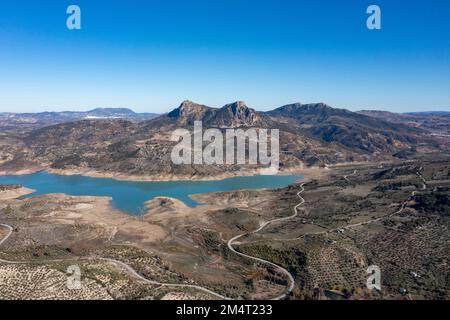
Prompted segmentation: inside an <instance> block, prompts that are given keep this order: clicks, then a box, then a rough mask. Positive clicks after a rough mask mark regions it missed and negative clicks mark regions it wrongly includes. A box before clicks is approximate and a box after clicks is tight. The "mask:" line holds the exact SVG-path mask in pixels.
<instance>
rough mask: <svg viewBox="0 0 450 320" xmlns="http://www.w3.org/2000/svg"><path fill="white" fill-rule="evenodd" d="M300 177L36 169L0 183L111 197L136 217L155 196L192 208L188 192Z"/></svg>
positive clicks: (280, 183)
mask: <svg viewBox="0 0 450 320" xmlns="http://www.w3.org/2000/svg"><path fill="white" fill-rule="evenodd" d="M301 179H302V177H301V176H250V177H235V178H229V179H224V180H217V181H170V182H129V181H117V180H114V179H106V178H90V177H83V176H62V175H55V174H49V173H47V172H39V173H35V174H30V175H23V176H0V184H20V185H22V186H24V187H27V188H30V189H34V190H36V192H34V193H33V194H31V195H28V196H26V197H32V196H37V195H44V194H49V193H65V194H68V195H72V196H107V197H111V198H112V201H111V202H112V203H111V204H112V206H113V207H115V208H117V209H119V210H121V211H124V212H126V213H128V214H131V215H136V216H137V215H141V214H143V212H144V203H145V202H146V201H148V200H151V199H153V198H155V197H160V196H161V197H172V198H176V199H178V200H181V201H183V202H184V203H185V204H186V205H188V206H190V207H195V206H196V205H198V203H196V202H195V201H194V200H192V199H191V198H190V197H189V195H194V194H201V193H208V192H221V191H232V190H241V189H266V188H270V189H275V188H281V187H286V186H288V185H290V184H292V183H294V182H296V181H299V180H301Z"/></svg>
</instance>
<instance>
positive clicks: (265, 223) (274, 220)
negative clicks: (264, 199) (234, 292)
mask: <svg viewBox="0 0 450 320" xmlns="http://www.w3.org/2000/svg"><path fill="white" fill-rule="evenodd" d="M304 184H305V183H302V184H301V185H300V188H301V190H300V191H299V192H298V193H297V196H298V197H299V198H300V203H299V204H297V205H296V206H295V207H294V214H292V215H291V216H288V217H284V218H278V219H273V220H269V221H266V222H264V223H262V224H261V226H260V227H259V228H258V229H256V230H253V231H251V232H247V233H243V234H240V235H237V236H235V237H234V238H231V239H230V240H229V241H228V248H229V249H230V250H231V251H233V252H234V253H236V254H238V255H240V256H241V257H245V258H249V259H252V260H255V261H258V262H262V263H264V264H267V265H270V266H272V267H275V268H276V269H277V270H279V271H280V272H281V273H283V274H284V275H286V276H287V277H288V279H289V286H288V288H287V291H286V293H284V294H282V295H280V296H278V297H275V298H273V299H272V300H281V299H284V298H286V296H287V295H288V294H289V293H291V292H292V290H294V285H295V280H294V278H293V277H292V275H291V273H290V272H289V271H287V270H286V269H284V268H283V267H281V266H279V265H277V264H275V263H273V262H270V261H267V260H264V259H261V258H258V257H254V256H250V255H248V254H244V253H241V252H239V251H237V250H236V249H235V248H234V247H233V244H234V242H236V240H238V239H240V238H242V237H244V236H247V235H250V234H255V233H258V232H260V231H261V230H263V229H264V228H265V227H267V226H268V225H269V224H272V223H275V222H283V221H288V220H291V219H293V218H295V217H296V216H297V215H298V208H299V207H300V206H301V205H303V204H304V203H305V199H303V197H302V196H301V195H300V194H301V193H302V192H304V191H305V188H304V187H303V185H304Z"/></svg>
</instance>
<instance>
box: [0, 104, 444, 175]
mask: <svg viewBox="0 0 450 320" xmlns="http://www.w3.org/2000/svg"><path fill="white" fill-rule="evenodd" d="M4 115H5V114H3V116H4ZM46 117H48V118H51V116H49V115H48V114H47V115H45V114H36V115H30V118H33V119H38V118H39V119H43V118H44V119H45V118H46ZM69 117H74V119H73V120H72V121H62V122H59V123H56V124H55V123H53V124H50V125H43V123H44V121H43V120H40V122H39V123H40V125H39V126H36V127H35V128H34V127H32V128H30V127H28V126H27V125H25V126H24V125H22V124H21V123H20V122H18V123H16V124H12V123H11V122H9V123H8V127H7V128H8V130H2V131H3V133H2V134H1V135H0V172H13V171H17V170H23V169H26V168H30V167H38V168H47V169H51V170H59V171H61V172H71V173H87V174H96V175H111V176H119V175H120V176H123V177H128V176H133V177H144V176H145V177H148V176H160V177H163V176H164V177H184V178H207V177H216V176H218V175H223V174H242V172H246V171H248V172H250V171H251V170H252V169H254V167H252V166H248V165H222V166H196V165H182V166H177V165H174V164H173V163H172V162H171V158H170V153H171V150H172V148H173V146H174V144H175V143H176V142H174V141H172V140H171V132H172V131H173V130H175V129H177V128H188V129H189V128H192V126H193V124H194V121H197V120H201V121H202V122H203V127H204V128H218V129H221V130H224V129H226V128H244V129H245V128H250V127H255V128H267V129H279V130H280V149H281V159H280V160H281V161H280V166H281V168H282V169H290V168H298V167H304V166H326V165H329V164H337V163H343V162H352V161H370V160H372V161H380V160H392V159H408V158H411V157H415V156H416V155H420V154H430V153H431V154H434V153H435V154H439V153H440V152H442V150H447V149H448V147H449V143H448V139H437V138H436V137H434V136H432V135H431V134H430V131H427V130H428V128H427V127H426V126H420V125H410V124H409V123H408V121H404V120H403V118H402V117H403V115H401V116H399V117H400V120H395V119H393V117H386V116H380V114H376V113H374V112H359V113H357V112H351V111H348V110H345V109H336V108H332V107H330V106H328V105H326V104H324V103H314V104H301V103H295V104H290V105H286V106H282V107H279V108H276V109H274V110H272V111H269V112H258V111H256V110H254V109H252V108H249V107H248V106H247V105H246V104H245V103H244V102H242V101H237V102H234V103H230V104H227V105H225V106H223V107H221V108H212V107H208V106H206V105H202V104H197V103H194V102H192V101H184V102H182V103H181V104H180V105H179V106H178V107H177V108H174V109H173V110H172V111H170V112H169V113H166V114H163V115H159V116H155V115H153V114H145V115H142V114H135V113H134V112H132V111H131V110H128V109H95V110H93V111H90V112H87V113H77V112H74V113H72V112H66V113H64V115H61V114H58V115H56V116H55V119H62V118H64V119H69ZM81 117H82V118H81ZM404 117H408V116H407V115H405V116H404ZM415 117H418V118H423V117H425V118H427V117H429V116H415ZM12 118H14V117H12ZM391 118H392V119H391ZM0 119H1V118H0ZM55 119H53V120H51V121H50V120H49V122H48V123H52V121H53V122H58V121H59V120H58V121H57V120H55ZM445 125H446V127H447V128H449V127H450V126H449V122H448V121H447V122H446V124H445ZM24 127H25V128H27V129H26V130H24ZM0 128H3V126H2V122H0Z"/></svg>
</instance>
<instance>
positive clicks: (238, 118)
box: [213, 101, 261, 127]
mask: <svg viewBox="0 0 450 320" xmlns="http://www.w3.org/2000/svg"><path fill="white" fill-rule="evenodd" d="M213 121H214V123H215V124H216V125H219V126H229V127H238V126H255V125H258V123H260V122H261V116H260V115H259V114H258V112H256V110H254V109H251V108H249V107H247V105H246V103H245V102H243V101H236V102H233V103H230V104H227V105H225V106H223V107H222V108H221V109H219V110H218V111H217V113H216V115H215V117H214V119H213Z"/></svg>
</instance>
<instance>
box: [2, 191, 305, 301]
mask: <svg viewBox="0 0 450 320" xmlns="http://www.w3.org/2000/svg"><path fill="white" fill-rule="evenodd" d="M304 184H305V183H302V184H301V185H300V188H301V190H300V191H299V192H298V193H297V196H298V197H299V198H300V200H301V201H300V203H299V204H297V205H296V206H295V207H294V214H293V215H291V216H288V217H284V218H277V219H273V220H270V221H266V222H264V223H262V224H261V226H260V227H259V228H258V229H256V230H254V231H252V232H249V233H244V234H241V235H238V236H235V237H234V238H232V239H230V240H229V241H228V248H229V249H230V250H231V251H233V252H234V253H236V254H237V255H240V256H242V257H246V258H249V259H253V260H255V261H258V262H262V263H264V264H267V265H270V266H272V267H275V268H276V269H278V270H279V271H280V272H281V273H283V274H285V275H286V276H287V277H288V279H289V286H288V288H287V290H286V293H284V294H282V295H280V296H277V297H275V298H273V299H272V300H281V299H284V298H285V297H286V296H287V295H288V294H289V293H291V292H292V290H294V285H295V281H294V278H293V277H292V275H291V274H290V273H289V271H287V270H286V269H284V268H283V267H281V266H279V265H277V264H275V263H273V262H270V261H267V260H264V259H261V258H258V257H253V256H250V255H246V254H243V253H240V252H238V251H236V250H235V249H234V248H233V243H234V242H235V241H236V240H237V239H239V238H241V237H243V236H245V235H249V234H255V233H258V232H260V231H261V230H262V229H264V228H265V227H266V226H267V225H269V224H271V223H274V222H282V221H287V220H290V219H293V218H295V217H296V216H297V215H298V208H299V207H300V206H301V205H303V204H304V203H305V200H304V199H303V198H302V197H301V196H300V194H301V193H302V192H304V191H305V189H304V187H303V185H304ZM0 227H4V228H7V229H8V234H7V235H6V236H5V237H3V239H2V240H0V245H2V244H3V243H4V242H5V241H6V240H8V238H9V237H10V236H11V234H12V232H13V228H12V227H11V226H9V225H6V224H0ZM71 260H79V261H82V260H103V261H106V262H109V263H112V264H115V265H116V266H119V267H121V268H122V269H124V270H125V271H127V272H128V273H129V274H131V275H132V276H134V277H135V278H137V279H139V280H141V281H143V282H145V283H147V284H152V285H159V286H163V287H173V288H176V287H178V288H180V287H182V288H193V289H197V290H200V291H203V292H205V293H208V294H211V295H213V296H215V297H216V298H219V299H223V300H232V298H229V297H225V296H223V295H221V294H219V293H216V292H214V291H212V290H209V289H207V288H204V287H201V286H197V285H191V284H179V283H162V282H158V281H153V280H149V279H147V278H145V277H144V276H142V275H140V274H139V273H138V272H137V271H136V270H134V269H133V268H132V267H131V266H129V265H128V264H126V263H124V262H122V261H118V260H115V259H109V258H102V257H85V258H76V259H71ZM63 261H67V260H65V259H58V260H47V261H45V262H46V263H52V262H63ZM0 262H1V263H6V264H30V263H35V262H36V261H10V260H3V259H0Z"/></svg>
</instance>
